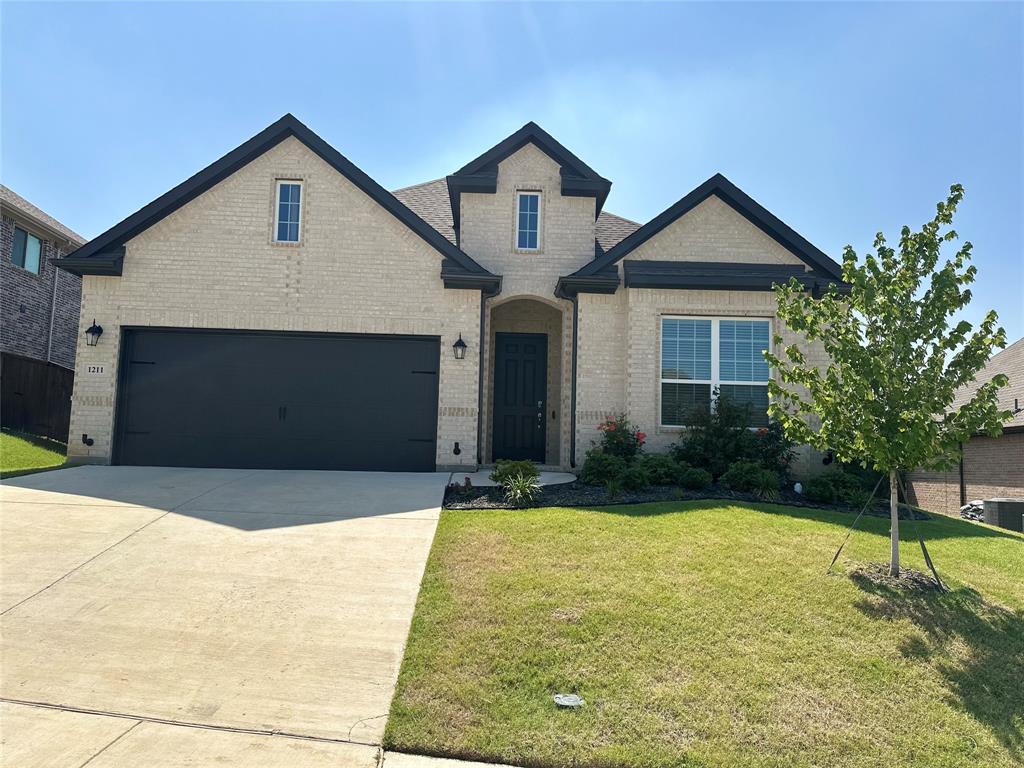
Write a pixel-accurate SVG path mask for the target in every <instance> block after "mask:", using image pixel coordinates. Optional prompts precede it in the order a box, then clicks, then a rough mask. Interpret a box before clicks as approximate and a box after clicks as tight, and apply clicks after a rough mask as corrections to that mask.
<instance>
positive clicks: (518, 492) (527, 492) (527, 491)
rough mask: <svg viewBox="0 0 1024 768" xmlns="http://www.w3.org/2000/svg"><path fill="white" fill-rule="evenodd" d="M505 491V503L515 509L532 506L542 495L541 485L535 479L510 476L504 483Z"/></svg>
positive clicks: (502, 485)
mask: <svg viewBox="0 0 1024 768" xmlns="http://www.w3.org/2000/svg"><path fill="white" fill-rule="evenodd" d="M501 487H502V488H504V489H505V503H507V504H509V505H511V506H513V507H525V506H526V505H527V504H532V503H533V502H534V501H536V500H537V497H538V496H539V495H540V483H538V482H537V478H535V477H525V476H523V475H509V476H508V477H506V478H505V479H504V480H503V481H502V483H501Z"/></svg>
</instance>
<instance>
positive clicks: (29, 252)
mask: <svg viewBox="0 0 1024 768" xmlns="http://www.w3.org/2000/svg"><path fill="white" fill-rule="evenodd" d="M42 252H43V244H42V242H41V241H40V240H39V238H38V237H36V236H35V235H30V234H29V233H28V232H26V231H25V230H24V229H22V228H21V227H15V228H14V247H13V248H11V261H12V262H13V263H14V264H16V265H17V266H19V267H21V268H22V269H27V270H28V271H29V272H35V273H36V274H37V275H38V274H39V258H40V256H41V255H42Z"/></svg>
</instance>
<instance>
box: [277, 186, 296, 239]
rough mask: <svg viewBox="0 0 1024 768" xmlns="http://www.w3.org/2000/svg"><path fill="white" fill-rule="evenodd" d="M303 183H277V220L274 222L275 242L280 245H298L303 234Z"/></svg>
mask: <svg viewBox="0 0 1024 768" xmlns="http://www.w3.org/2000/svg"><path fill="white" fill-rule="evenodd" d="M301 224H302V182H301V181H279V182H277V218H276V220H275V222H274V240H276V241H277V242H279V243H297V242H299V238H300V236H301V234H302V228H301Z"/></svg>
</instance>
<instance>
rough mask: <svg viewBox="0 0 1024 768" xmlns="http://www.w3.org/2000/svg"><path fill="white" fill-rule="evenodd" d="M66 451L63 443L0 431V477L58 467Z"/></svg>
mask: <svg viewBox="0 0 1024 768" xmlns="http://www.w3.org/2000/svg"><path fill="white" fill-rule="evenodd" d="M66 451H67V448H66V446H65V445H64V444H63V443H58V442H57V441H56V440H47V439H46V438H44V437H36V436H35V435H25V434H22V433H19V432H9V431H8V430H3V431H2V432H0V477H15V476H17V475H24V474H28V473H30V472H35V471H38V470H40V469H51V468H53V467H59V466H60V465H61V464H63V463H64V455H65V453H66Z"/></svg>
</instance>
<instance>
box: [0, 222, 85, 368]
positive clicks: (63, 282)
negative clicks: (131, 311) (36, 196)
mask: <svg viewBox="0 0 1024 768" xmlns="http://www.w3.org/2000/svg"><path fill="white" fill-rule="evenodd" d="M16 223H17V226H19V227H21V228H22V229H24V230H25V231H27V232H29V233H30V234H32V235H35V236H36V237H39V238H40V240H41V241H42V253H41V255H40V263H39V274H36V273H34V272H30V271H28V270H26V269H22V268H21V267H18V266H15V265H14V264H13V263H12V262H11V249H12V248H13V245H14V227H15V224H16ZM67 250H68V246H67V245H66V244H65V243H63V242H61V243H58V242H57V241H56V240H54V239H53V238H52V237H50V238H47V237H46V234H45V233H44V232H42V231H40V230H38V229H35V228H33V227H32V226H31V225H29V224H27V223H22V222H21V221H20V220H19V221H18V222H15V220H14V219H13V218H12V217H11V216H8V215H6V214H5V215H3V216H2V217H0V257H2V258H0V284H2V287H3V290H2V291H0V351H2V352H8V353H11V354H15V355H22V356H24V357H31V358H34V359H36V360H42V361H44V362H51V363H56V364H57V365H60V366H63V367H65V368H74V366H75V349H76V346H77V342H78V338H77V334H78V324H79V302H80V299H81V290H82V280H81V278H80V277H78V276H76V275H72V274H69V273H68V272H65V271H63V270H60V269H57V268H56V267H54V266H53V265H52V264H50V263H49V259H51V258H59V257H60V256H63V255H65V254H66V253H67Z"/></svg>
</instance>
